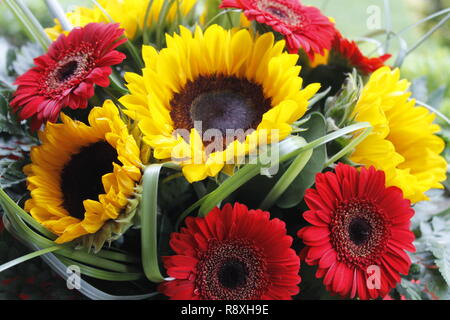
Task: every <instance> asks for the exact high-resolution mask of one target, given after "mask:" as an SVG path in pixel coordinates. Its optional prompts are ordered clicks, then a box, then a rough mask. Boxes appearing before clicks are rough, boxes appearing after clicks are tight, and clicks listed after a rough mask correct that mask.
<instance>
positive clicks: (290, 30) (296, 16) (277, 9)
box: [220, 0, 336, 58]
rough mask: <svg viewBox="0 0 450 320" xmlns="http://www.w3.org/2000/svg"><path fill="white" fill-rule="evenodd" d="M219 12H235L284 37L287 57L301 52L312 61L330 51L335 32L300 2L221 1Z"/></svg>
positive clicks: (314, 10) (325, 20)
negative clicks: (288, 54) (304, 52)
mask: <svg viewBox="0 0 450 320" xmlns="http://www.w3.org/2000/svg"><path fill="white" fill-rule="evenodd" d="M220 7H221V8H238V9H242V10H243V11H244V14H245V15H246V17H247V18H248V19H249V20H256V21H258V22H259V23H263V24H266V25H268V26H270V27H271V28H272V29H273V30H275V31H277V32H279V33H281V34H282V35H284V36H285V38H286V42H287V47H288V50H289V52H290V53H298V50H299V49H300V48H303V50H305V51H306V53H307V54H308V55H309V56H310V57H311V58H313V57H314V53H320V54H323V53H324V50H325V49H330V47H331V41H332V40H333V37H334V34H335V33H336V29H335V28H334V25H333V23H332V22H331V21H330V19H329V18H328V17H326V16H324V15H323V14H322V13H321V12H320V10H319V9H318V8H316V7H312V6H304V5H302V4H301V3H300V1H299V0H222V3H221V5H220Z"/></svg>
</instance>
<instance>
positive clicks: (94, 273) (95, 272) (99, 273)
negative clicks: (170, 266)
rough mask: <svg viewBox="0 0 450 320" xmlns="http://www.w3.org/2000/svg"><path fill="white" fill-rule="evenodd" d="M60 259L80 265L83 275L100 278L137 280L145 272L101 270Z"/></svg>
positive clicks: (60, 258)
mask: <svg viewBox="0 0 450 320" xmlns="http://www.w3.org/2000/svg"><path fill="white" fill-rule="evenodd" d="M59 260H61V262H62V263H64V264H65V265H66V266H73V265H75V266H78V267H79V268H80V271H81V273H82V274H83V275H86V276H88V277H92V278H96V279H100V280H107V281H136V280H139V279H142V278H143V276H144V274H142V273H138V272H134V273H133V272H127V273H120V272H111V271H104V270H99V269H96V268H92V267H90V266H87V265H85V264H82V263H79V262H76V261H73V260H71V259H68V258H64V257H59Z"/></svg>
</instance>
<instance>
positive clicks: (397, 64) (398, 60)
mask: <svg viewBox="0 0 450 320" xmlns="http://www.w3.org/2000/svg"><path fill="white" fill-rule="evenodd" d="M449 19H450V14H447V15H446V16H445V17H444V18H443V19H442V20H441V21H439V23H438V24H436V25H435V26H434V27H433V28H431V30H429V31H428V32H427V33H425V34H424V35H423V37H422V38H420V39H419V41H417V42H416V43H415V44H414V45H413V46H412V47H411V48H410V49H409V50H408V51H407V52H406V54H405V55H403V56H402V57H401V58H400V59H397V61H396V62H395V65H396V66H397V67H400V66H401V65H402V64H403V61H404V60H405V58H406V57H407V56H408V55H409V54H411V53H412V52H413V51H414V50H416V49H417V48H418V47H420V46H421V45H422V44H423V43H424V42H425V41H426V40H428V38H429V37H430V36H431V35H432V34H433V33H435V32H436V31H437V30H439V29H440V28H441V27H442V26H443V25H444V23H446V22H447V20H449Z"/></svg>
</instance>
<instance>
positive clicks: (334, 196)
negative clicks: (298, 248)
mask: <svg viewBox="0 0 450 320" xmlns="http://www.w3.org/2000/svg"><path fill="white" fill-rule="evenodd" d="M316 189H317V190H320V191H319V192H317V191H316V190H313V189H311V190H308V191H307V192H306V196H305V198H306V203H307V205H308V206H309V208H310V210H309V211H306V212H305V213H304V217H305V219H306V220H307V221H308V222H310V223H311V224H312V226H308V227H305V228H303V229H301V230H299V232H298V236H299V237H300V238H302V239H303V242H304V244H305V245H306V248H305V249H304V250H303V251H302V258H303V259H304V260H305V261H306V263H308V264H309V265H317V266H318V270H317V273H316V276H317V277H320V278H322V277H323V278H324V280H323V282H324V284H325V286H326V287H327V290H329V291H331V292H332V293H336V294H339V295H341V296H344V297H351V298H354V297H356V296H357V297H359V298H360V299H370V298H372V299H375V298H377V297H384V296H385V295H386V294H387V293H388V292H389V290H390V289H392V288H393V287H395V285H396V284H397V283H398V281H400V273H401V274H407V273H408V270H409V267H410V266H411V260H410V259H409V257H408V255H407V253H406V252H405V250H408V251H414V245H413V241H414V235H413V233H412V232H411V231H410V230H409V226H410V219H411V217H412V215H413V212H414V211H413V209H412V208H411V207H410V202H409V200H406V199H404V198H403V193H402V192H401V190H400V189H398V188H393V187H388V188H387V187H386V186H385V174H384V172H382V171H377V170H375V169H374V168H373V167H372V168H370V169H366V168H362V169H361V171H360V172H358V171H357V169H356V168H354V167H351V166H348V165H344V164H338V166H337V167H336V170H335V172H328V173H325V174H323V173H320V174H318V175H317V177H316ZM347 189H348V190H347ZM330 208H332V209H331V210H330ZM324 216H326V218H324ZM374 277H375V278H374ZM376 277H378V278H376ZM372 280H374V281H373V282H371V281H372ZM377 280H378V281H377ZM373 283H374V284H375V285H372V284H373Z"/></svg>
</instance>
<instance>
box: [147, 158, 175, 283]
mask: <svg viewBox="0 0 450 320" xmlns="http://www.w3.org/2000/svg"><path fill="white" fill-rule="evenodd" d="M170 165H171V164H170V163H166V164H151V165H149V166H148V167H147V168H146V169H145V171H144V177H143V191H142V202H141V208H140V216H141V245H142V255H141V256H142V266H143V268H144V273H145V276H146V277H147V279H149V280H150V281H152V282H156V283H158V282H162V281H164V277H163V276H162V275H161V271H160V269H159V260H158V238H157V236H158V216H157V215H158V185H159V174H160V172H161V169H162V168H163V167H164V166H170Z"/></svg>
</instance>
